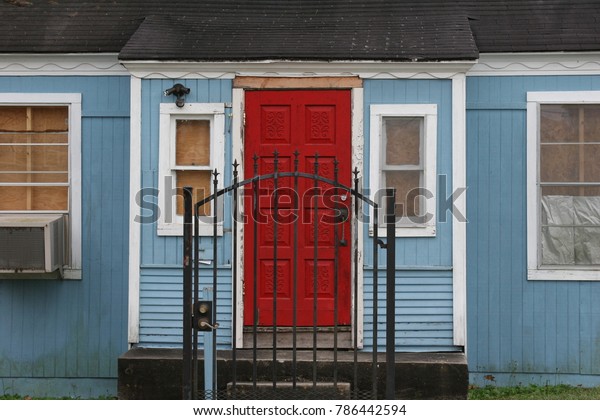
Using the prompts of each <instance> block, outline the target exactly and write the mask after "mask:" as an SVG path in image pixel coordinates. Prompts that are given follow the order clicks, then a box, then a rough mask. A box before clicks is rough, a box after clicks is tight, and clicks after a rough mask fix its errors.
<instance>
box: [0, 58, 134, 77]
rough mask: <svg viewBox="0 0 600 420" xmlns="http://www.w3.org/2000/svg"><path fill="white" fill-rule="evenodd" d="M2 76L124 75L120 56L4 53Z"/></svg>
mask: <svg viewBox="0 0 600 420" xmlns="http://www.w3.org/2000/svg"><path fill="white" fill-rule="evenodd" d="M0 75H2V76H124V75H129V72H128V71H127V69H126V68H125V67H123V65H122V64H121V63H119V60H118V55H117V54H116V53H103V54H0Z"/></svg>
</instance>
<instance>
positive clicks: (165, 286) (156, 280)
mask: <svg viewBox="0 0 600 420" xmlns="http://www.w3.org/2000/svg"><path fill="white" fill-rule="evenodd" d="M141 279H142V281H141V285H140V344H139V345H140V346H141V347H181V345H182V337H183V321H182V319H183V314H182V308H181V302H182V300H183V277H182V271H181V269H175V268H144V269H142V272H141ZM217 279H218V280H217V281H218V296H217V322H218V323H219V329H218V330H217V343H218V345H219V347H222V348H230V347H231V331H232V326H231V307H232V303H231V291H232V287H231V270H229V269H220V270H219V272H218V277H217ZM212 282H213V280H212V269H211V268H208V269H202V270H201V271H200V285H201V290H202V291H203V289H204V288H206V287H209V288H211V289H212V284H213V283H212ZM202 298H206V297H205V296H204V295H203V294H202V293H201V295H200V299H202ZM202 335H203V334H200V336H202ZM200 343H201V345H203V342H202V338H201V341H200Z"/></svg>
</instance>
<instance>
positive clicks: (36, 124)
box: [0, 106, 70, 212]
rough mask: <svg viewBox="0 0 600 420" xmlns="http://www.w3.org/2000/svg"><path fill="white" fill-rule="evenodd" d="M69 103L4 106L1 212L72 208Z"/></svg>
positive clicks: (0, 114)
mask: <svg viewBox="0 0 600 420" xmlns="http://www.w3.org/2000/svg"><path fill="white" fill-rule="evenodd" d="M68 115H69V108H68V107H67V106H0V197H2V199H1V200H0V211H64V212H68V211H69V179H70V177H69V117H68Z"/></svg>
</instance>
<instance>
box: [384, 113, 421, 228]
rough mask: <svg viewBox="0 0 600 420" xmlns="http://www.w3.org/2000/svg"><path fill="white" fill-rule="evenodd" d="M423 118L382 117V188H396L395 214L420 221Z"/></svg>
mask: <svg viewBox="0 0 600 420" xmlns="http://www.w3.org/2000/svg"><path fill="white" fill-rule="evenodd" d="M423 122H424V118H423V117H383V121H382V125H383V127H382V133H383V145H384V147H383V148H382V156H381V160H382V165H381V169H382V177H383V180H382V181H383V182H382V186H383V187H384V188H395V189H396V215H397V216H398V217H403V216H404V217H408V218H410V219H411V221H412V222H419V215H421V214H422V212H421V210H422V209H421V207H422V203H421V201H422V198H423V197H422V195H421V191H420V188H422V187H423V176H424V165H423Z"/></svg>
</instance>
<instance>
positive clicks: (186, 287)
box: [182, 187, 193, 400]
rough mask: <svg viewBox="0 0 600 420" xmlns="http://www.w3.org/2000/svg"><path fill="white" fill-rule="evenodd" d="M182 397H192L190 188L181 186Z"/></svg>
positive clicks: (189, 398) (187, 398)
mask: <svg viewBox="0 0 600 420" xmlns="http://www.w3.org/2000/svg"><path fill="white" fill-rule="evenodd" d="M183 203H184V212H183V221H184V224H183V372H182V374H183V376H182V378H183V384H182V391H183V396H182V397H183V399H184V400H191V399H192V273H193V271H192V269H193V265H192V188H191V187H184V188H183Z"/></svg>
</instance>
